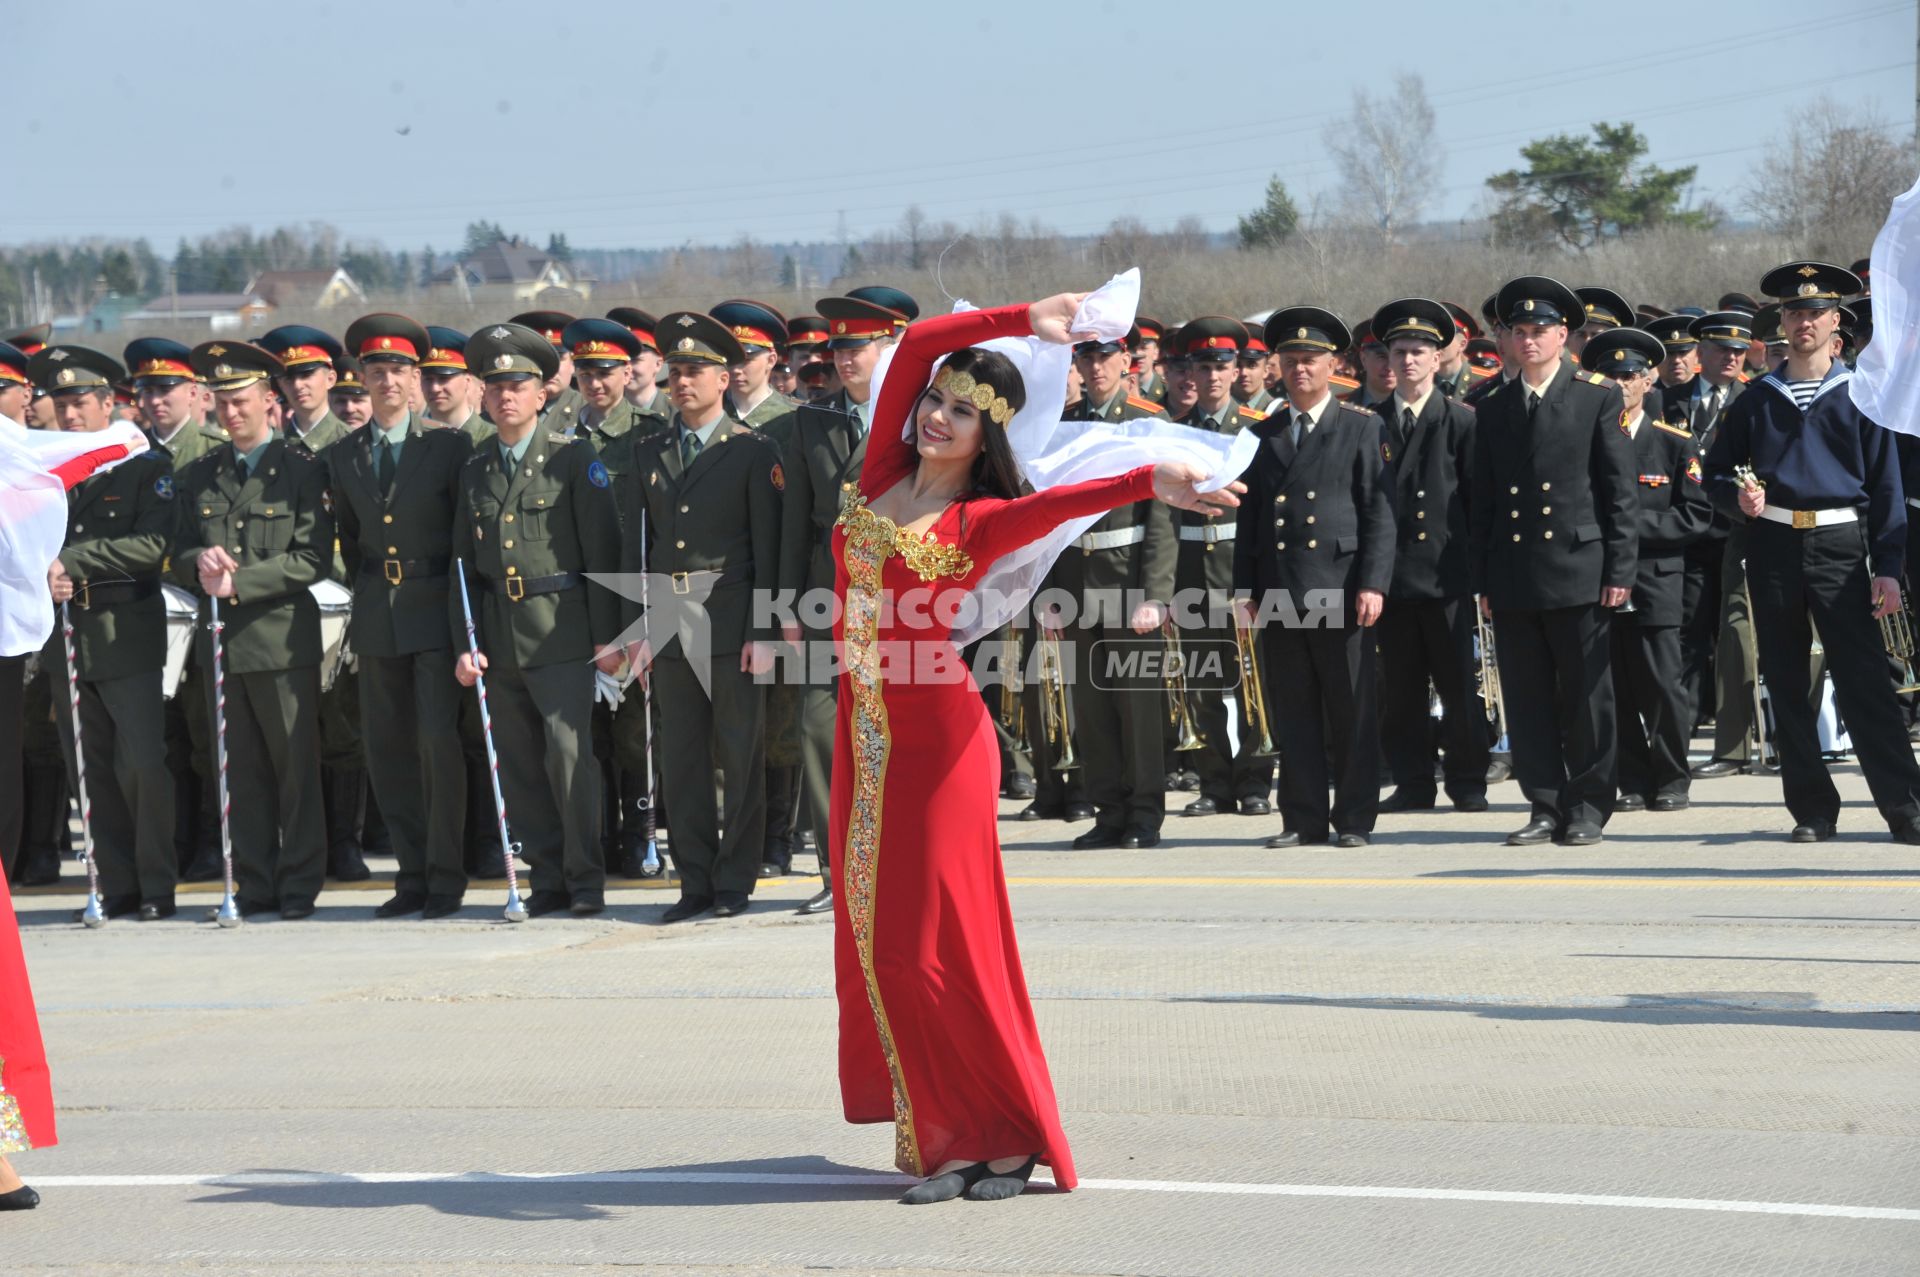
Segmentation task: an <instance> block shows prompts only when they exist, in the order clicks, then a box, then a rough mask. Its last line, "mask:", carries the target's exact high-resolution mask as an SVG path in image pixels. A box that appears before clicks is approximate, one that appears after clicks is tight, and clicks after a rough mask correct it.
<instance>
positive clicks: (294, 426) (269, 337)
mask: <svg viewBox="0 0 1920 1277" xmlns="http://www.w3.org/2000/svg"><path fill="white" fill-rule="evenodd" d="M260 349H262V350H264V351H267V352H268V353H270V354H273V355H277V356H279V359H280V364H281V366H282V367H283V368H285V369H286V371H285V372H284V373H281V374H280V375H279V376H278V377H275V378H274V379H273V384H274V388H275V389H276V390H278V391H279V392H280V397H281V398H282V399H285V400H286V401H287V418H286V425H285V427H284V428H283V430H282V432H281V433H283V434H284V435H285V436H286V438H287V439H288V440H289V441H290V442H291V441H297V442H299V443H302V444H305V445H306V448H307V451H308V452H311V453H312V454H313V455H314V456H316V457H317V456H319V455H320V454H321V453H322V452H325V451H326V450H327V449H328V448H331V447H332V446H333V445H334V444H336V443H339V442H340V441H341V440H342V439H344V438H346V437H347V424H346V423H345V422H343V421H341V420H340V418H338V417H336V416H334V415H333V408H332V406H331V405H330V404H329V403H328V402H327V396H328V393H329V392H330V391H332V389H333V384H334V382H336V381H337V380H339V376H338V374H336V373H335V372H334V370H333V361H334V360H335V359H337V358H338V357H339V356H340V355H341V354H342V353H344V352H343V351H342V349H341V346H340V343H339V342H337V341H335V340H334V339H333V337H332V336H331V335H329V334H327V333H324V332H322V331H320V330H319V329H318V328H313V327H310V326H308V325H306V324H282V325H281V326H280V327H278V328H274V329H269V330H268V331H267V332H264V333H261V334H260Z"/></svg>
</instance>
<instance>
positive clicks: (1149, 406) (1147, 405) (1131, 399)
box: [1127, 395, 1162, 412]
mask: <svg viewBox="0 0 1920 1277" xmlns="http://www.w3.org/2000/svg"><path fill="white" fill-rule="evenodd" d="M1127 402H1128V403H1129V404H1131V405H1133V406H1134V407H1135V408H1138V409H1139V410H1140V411H1141V412H1160V411H1162V408H1161V407H1160V405H1159V404H1157V403H1155V402H1154V401H1153V400H1151V399H1142V398H1141V397H1140V396H1139V395H1128V396H1127Z"/></svg>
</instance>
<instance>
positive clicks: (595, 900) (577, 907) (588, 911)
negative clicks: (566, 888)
mask: <svg viewBox="0 0 1920 1277" xmlns="http://www.w3.org/2000/svg"><path fill="white" fill-rule="evenodd" d="M606 908H607V895H606V893H605V892H604V891H576V892H574V893H573V903H572V904H570V905H568V906H567V912H568V913H570V914H572V915H573V916H574V917H576V918H591V917H593V915H594V914H596V913H604V912H606Z"/></svg>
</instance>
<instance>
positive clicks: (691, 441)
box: [680, 427, 700, 470]
mask: <svg viewBox="0 0 1920 1277" xmlns="http://www.w3.org/2000/svg"><path fill="white" fill-rule="evenodd" d="M699 455H700V436H699V435H697V434H695V433H693V431H691V430H688V429H686V428H685V427H682V428H681V430H680V466H681V468H682V469H683V470H691V469H692V468H693V459H694V458H695V457H697V456H699Z"/></svg>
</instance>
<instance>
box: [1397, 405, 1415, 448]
mask: <svg viewBox="0 0 1920 1277" xmlns="http://www.w3.org/2000/svg"><path fill="white" fill-rule="evenodd" d="M1411 438H1413V409H1411V408H1409V407H1407V406H1406V405H1404V404H1403V405H1401V408H1400V446H1401V447H1402V448H1405V447H1406V446H1407V440H1409V439H1411Z"/></svg>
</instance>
